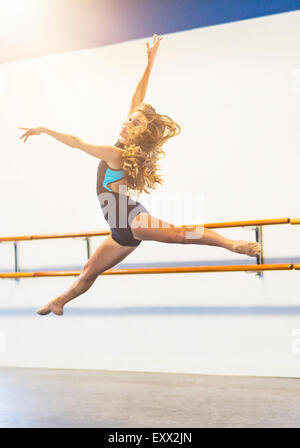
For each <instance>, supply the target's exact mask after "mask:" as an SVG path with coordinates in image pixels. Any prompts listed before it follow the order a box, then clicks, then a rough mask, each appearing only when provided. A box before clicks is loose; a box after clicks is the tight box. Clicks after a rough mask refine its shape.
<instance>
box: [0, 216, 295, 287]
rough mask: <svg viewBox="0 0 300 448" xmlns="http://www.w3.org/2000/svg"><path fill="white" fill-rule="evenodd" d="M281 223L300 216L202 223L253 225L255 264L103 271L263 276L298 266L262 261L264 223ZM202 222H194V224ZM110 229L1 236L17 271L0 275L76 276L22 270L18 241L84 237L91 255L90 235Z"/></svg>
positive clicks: (111, 271)
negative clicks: (257, 248) (257, 251)
mask: <svg viewBox="0 0 300 448" xmlns="http://www.w3.org/2000/svg"><path fill="white" fill-rule="evenodd" d="M278 224H293V225H297V224H300V218H275V219H258V220H257V219H256V220H247V221H229V222H215V223H205V224H202V226H203V227H206V228H210V229H220V228H233V227H252V230H254V231H255V240H256V242H259V243H260V244H261V247H262V250H261V253H260V254H259V255H257V256H256V264H253V265H251V264H246V265H225V266H180V267H158V268H136V269H132V268H131V269H109V270H107V271H105V272H103V273H101V274H100V275H122V274H123V275H130V274H170V273H188V272H234V271H235V272H236V271H244V272H255V273H256V275H259V276H261V275H262V273H263V272H264V271H271V270H272V271H274V270H294V269H296V270H299V269H300V264H291V263H287V264H264V262H263V235H262V228H263V226H268V225H278ZM195 225H196V226H198V227H199V226H200V225H199V224H192V225H191V226H195ZM178 227H181V228H186V227H190V226H188V225H184V226H178ZM110 233H111V232H110V230H96V231H89V232H71V233H54V234H44V235H23V236H7V237H0V243H5V242H13V243H14V258H15V271H14V272H0V278H15V279H19V278H33V277H65V276H77V275H79V274H80V272H81V271H77V270H76V271H41V272H21V271H20V265H19V258H20V257H19V243H20V242H23V241H33V240H43V239H44V240H45V239H59V238H83V239H85V240H86V244H87V257H88V259H89V258H90V238H92V237H96V236H107V235H110Z"/></svg>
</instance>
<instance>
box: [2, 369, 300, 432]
mask: <svg viewBox="0 0 300 448" xmlns="http://www.w3.org/2000/svg"><path fill="white" fill-rule="evenodd" d="M0 427H1V428H86V427H90V428H92V427H94V428H95V427H96V428H113V427H123V428H130V427H132V428H133V427H141V428H142V427H149V428H151V427H152V428H153V427H160V428H188V427H190V428H208V427H211V428H212V427H214V428H231V427H236V428H237V427H251V428H255V427H265V428H270V427H300V379H294V378H290V379H289V378H265V377H231V376H208V375H194V374H193V375H192V374H174V373H146V372H119V371H87V370H54V369H23V368H6V367H5V368H0Z"/></svg>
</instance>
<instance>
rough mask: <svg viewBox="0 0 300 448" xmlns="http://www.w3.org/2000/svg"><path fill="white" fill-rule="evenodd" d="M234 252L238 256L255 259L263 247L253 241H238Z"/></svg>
mask: <svg viewBox="0 0 300 448" xmlns="http://www.w3.org/2000/svg"><path fill="white" fill-rule="evenodd" d="M232 251H233V252H237V253H238V254H245V255H249V257H255V256H256V255H258V254H259V252H260V251H261V245H260V244H259V243H256V242H252V241H242V240H237V241H235V242H234V243H233V246H232Z"/></svg>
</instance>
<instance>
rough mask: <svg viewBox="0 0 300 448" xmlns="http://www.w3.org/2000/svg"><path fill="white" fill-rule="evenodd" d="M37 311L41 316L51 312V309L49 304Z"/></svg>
mask: <svg viewBox="0 0 300 448" xmlns="http://www.w3.org/2000/svg"><path fill="white" fill-rule="evenodd" d="M37 313H38V314H40V315H41V316H45V315H46V314H49V313H51V310H50V308H49V307H48V306H44V307H43V308H40V309H39V310H37Z"/></svg>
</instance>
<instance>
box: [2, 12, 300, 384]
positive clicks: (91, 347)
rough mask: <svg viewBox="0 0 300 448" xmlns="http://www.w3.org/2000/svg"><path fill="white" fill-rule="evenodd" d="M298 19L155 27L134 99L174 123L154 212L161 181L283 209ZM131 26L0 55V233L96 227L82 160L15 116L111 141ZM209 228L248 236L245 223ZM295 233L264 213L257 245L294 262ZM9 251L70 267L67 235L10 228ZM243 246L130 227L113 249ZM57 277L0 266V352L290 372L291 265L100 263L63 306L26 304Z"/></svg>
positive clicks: (208, 218) (131, 47) (242, 215)
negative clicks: (154, 50)
mask: <svg viewBox="0 0 300 448" xmlns="http://www.w3.org/2000/svg"><path fill="white" fill-rule="evenodd" d="M299 25H300V14H299V12H292V13H285V14H280V15H274V16H268V17H266V18H259V19H251V20H246V21H241V22H235V23H229V24H225V25H219V26H212V27H208V28H203V29H195V30H191V31H186V32H181V33H176V34H172V35H168V36H165V38H164V40H163V42H162V43H161V45H160V49H159V54H158V56H157V61H156V65H155V68H154V70H153V73H152V77H151V80H150V85H149V90H148V94H147V97H146V101H147V102H150V103H151V104H153V105H154V106H155V107H156V108H157V110H158V112H160V113H163V114H167V115H169V116H171V117H172V118H174V119H175V120H176V121H178V123H179V124H180V125H181V126H182V134H181V135H180V136H178V137H177V138H176V139H173V140H171V141H170V142H168V144H167V145H166V148H165V149H166V150H167V158H166V159H164V160H163V161H162V164H161V165H162V168H163V170H164V174H165V184H164V186H163V187H162V188H160V189H159V190H158V191H157V192H155V193H154V194H153V195H152V196H151V197H150V198H149V197H147V195H142V196H141V197H140V199H139V200H140V201H141V202H143V203H144V204H145V205H146V206H148V207H149V208H150V211H151V212H152V213H153V214H154V215H155V216H159V217H162V218H163V219H169V220H170V221H172V222H176V216H177V215H176V214H175V210H174V209H172V208H171V209H170V210H169V211H168V210H162V207H160V205H159V202H158V200H159V199H160V198H162V197H165V198H168V197H169V198H171V197H173V198H174V195H175V197H176V198H177V200H178V204H180V206H182V201H183V195H184V194H192V195H193V197H195V196H196V195H197V194H198V195H201V197H204V210H201V213H202V214H203V219H204V221H205V222H217V221H227V220H228V221H231V220H247V219H260V218H261V219H268V218H279V217H299V200H298V188H297V187H298V167H299V162H300V157H299V136H300V125H299V112H300V80H299V79H300V74H299V73H300V65H299V57H298V42H299V38H300V31H299V30H300V27H299ZM145 42H146V40H144V39H142V40H138V41H133V42H126V43H121V44H117V45H112V46H108V47H104V48H97V49H89V50H85V51H79V52H72V53H67V54H61V55H57V56H50V57H46V58H40V59H33V60H26V61H20V62H16V63H10V64H4V65H1V66H0V92H1V93H0V95H1V97H0V99H1V101H0V118H1V123H2V126H1V139H2V142H1V143H2V144H1V150H0V157H1V163H0V200H1V226H0V234H1V235H3V236H6V235H17V234H36V233H55V232H72V231H75V232H76V231H88V230H96V229H102V228H107V224H106V222H105V221H104V219H103V217H102V213H101V210H100V208H99V205H98V199H97V196H96V193H95V184H96V171H97V165H98V160H97V159H94V158H92V157H90V156H88V155H87V154H85V153H83V152H80V151H79V150H77V149H71V148H68V147H66V146H64V145H62V144H61V143H59V142H57V141H55V140H54V139H51V138H50V137H49V136H39V137H33V138H32V139H31V140H28V141H27V142H26V143H25V144H24V143H22V142H21V141H19V140H18V137H19V136H20V135H21V131H19V130H18V129H17V126H24V127H32V126H39V125H41V126H46V127H49V128H53V129H56V130H61V131H62V132H68V133H73V134H75V135H78V136H80V137H81V138H83V139H85V140H87V141H90V142H94V143H97V142H98V143H99V144H113V143H115V142H116V140H117V138H118V132H119V130H120V127H121V124H122V122H123V121H124V120H125V119H126V115H127V111H128V108H129V104H130V99H131V94H132V93H133V91H134V88H135V86H136V84H137V82H138V80H139V78H140V76H141V74H142V71H143V69H144V65H145V62H146V55H145V53H146V51H145V48H146V46H145ZM143 51H144V53H143ZM163 195H164V196H163ZM151 198H156V201H152V202H151V200H150V199H151ZM188 219H190V217H188ZM189 222H191V221H189ZM179 223H180V222H178V224H179ZM220 233H222V234H223V235H225V236H229V237H232V238H237V239H248V238H249V239H253V238H254V233H253V231H252V230H251V229H226V230H222V231H221V232H220ZM299 237H300V227H297V226H295V227H292V226H290V225H280V226H273V227H265V230H264V253H265V261H266V262H270V263H273V262H284V263H287V262H297V261H298V262H299V261H300V244H299ZM101 241H102V238H101V237H100V238H95V239H94V240H93V250H94V249H95V247H97V245H99V244H100V242H101ZM20 256H21V259H20V263H21V268H22V269H24V270H31V269H34V270H40V269H53V268H62V267H65V268H73V267H76V266H77V267H80V266H82V265H83V263H84V262H85V257H86V253H85V245H84V241H83V240H72V239H70V240H58V241H33V242H23V243H21V245H20ZM254 262H255V260H254V259H250V258H249V257H247V256H242V255H237V254H233V253H230V252H226V251H225V250H224V249H221V248H215V247H202V246H180V245H166V244H161V243H155V242H143V243H142V244H141V246H140V247H139V248H138V249H137V250H136V251H135V252H133V253H132V254H131V255H130V256H129V257H128V258H127V260H125V261H124V262H123V263H122V265H124V266H125V265H130V266H132V265H135V266H145V265H151V266H152V265H163V264H167V263H173V264H174V263H177V264H178V265H184V264H188V263H189V264H193V263H194V264H207V263H210V264H223V263H229V264H234V263H243V264H246V263H250V264H251V263H254ZM13 268H14V265H13V246H12V244H11V243H10V244H8V243H5V244H1V246H0V269H1V270H2V271H4V270H13ZM72 281H73V279H72V278H69V277H66V278H49V279H47V278H46V279H45V278H35V279H23V280H19V281H16V280H1V281H0V296H1V301H0V365H3V366H28V367H58V368H81V369H84V368H86V369H118V370H122V369H124V370H146V371H169V372H195V373H196V372H197V373H214V374H236V375H240V374H241V375H270V376H295V377H299V376H300V344H299V343H298V342H299V341H298V340H299V338H300V303H299V271H298V272H297V271H288V272H277V271H274V272H266V273H264V276H263V278H259V277H258V276H256V275H255V274H253V273H252V274H246V273H244V272H236V273H234V272H232V273H207V274H202V273H201V274H200V273H199V274H192V273H191V274H172V275H171V274H170V275H140V276H102V277H99V279H98V280H97V282H96V283H95V285H94V286H93V287H92V288H91V289H90V290H89V291H88V292H87V293H85V294H84V295H83V296H81V297H79V298H78V299H77V300H75V301H74V302H72V303H71V304H69V306H68V307H66V311H65V316H64V317H63V318H61V317H57V316H52V315H51V316H46V317H41V316H38V315H36V314H35V309H36V308H38V307H40V306H41V305H42V304H44V303H46V302H48V301H49V300H50V299H51V298H53V297H55V296H57V295H58V294H60V293H61V292H62V291H63V290H65V289H66V288H67V287H68V286H69V285H70V284H71V283H72Z"/></svg>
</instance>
